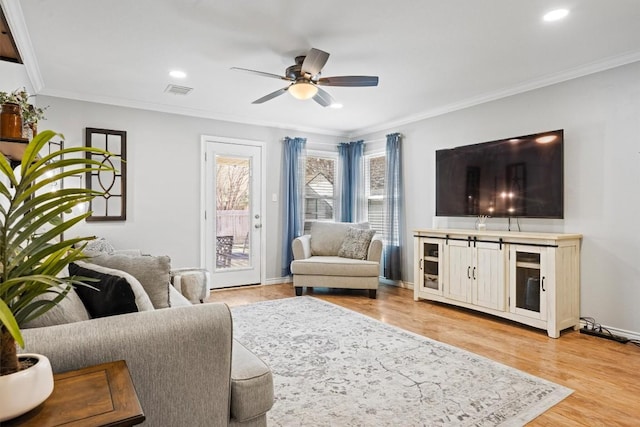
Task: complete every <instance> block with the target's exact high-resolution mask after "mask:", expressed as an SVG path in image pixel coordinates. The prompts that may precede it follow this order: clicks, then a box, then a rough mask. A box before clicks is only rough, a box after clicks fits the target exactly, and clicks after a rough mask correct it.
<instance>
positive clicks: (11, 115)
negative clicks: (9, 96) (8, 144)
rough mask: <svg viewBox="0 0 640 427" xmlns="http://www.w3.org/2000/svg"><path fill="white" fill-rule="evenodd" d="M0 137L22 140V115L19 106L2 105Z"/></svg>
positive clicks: (11, 104)
mask: <svg viewBox="0 0 640 427" xmlns="http://www.w3.org/2000/svg"><path fill="white" fill-rule="evenodd" d="M0 137H2V138H15V139H20V138H22V114H21V112H20V106H19V105H18V104H14V103H10V102H8V103H6V104H2V112H1V113H0Z"/></svg>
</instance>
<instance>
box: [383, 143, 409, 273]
mask: <svg viewBox="0 0 640 427" xmlns="http://www.w3.org/2000/svg"><path fill="white" fill-rule="evenodd" d="M400 141H401V136H400V134H399V133H392V134H389V135H387V150H386V156H387V159H386V160H387V162H386V169H385V176H384V180H385V181H384V182H385V193H386V194H385V205H384V248H383V251H382V274H383V276H384V277H385V278H387V279H389V280H402V260H401V257H400V249H401V248H402V240H403V238H402V230H403V224H402V219H403V217H404V206H403V200H402V168H401V163H402V162H401V156H400Z"/></svg>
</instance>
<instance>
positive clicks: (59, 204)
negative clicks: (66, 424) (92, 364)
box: [0, 130, 112, 421]
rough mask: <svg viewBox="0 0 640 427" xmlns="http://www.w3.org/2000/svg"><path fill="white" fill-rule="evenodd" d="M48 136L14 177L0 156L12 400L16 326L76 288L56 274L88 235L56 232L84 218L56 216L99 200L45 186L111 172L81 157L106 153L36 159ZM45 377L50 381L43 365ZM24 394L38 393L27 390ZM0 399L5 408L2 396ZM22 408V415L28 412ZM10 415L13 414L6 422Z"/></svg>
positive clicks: (1, 378) (0, 363) (3, 341)
mask: <svg viewBox="0 0 640 427" xmlns="http://www.w3.org/2000/svg"><path fill="white" fill-rule="evenodd" d="M55 136H60V137H62V135H59V134H56V133H55V132H53V131H50V130H46V131H43V132H41V133H40V134H38V135H37V136H36V137H35V138H34V139H33V140H32V141H31V142H30V143H29V144H28V145H27V148H26V150H25V152H24V156H23V158H22V161H21V164H20V167H21V171H20V173H19V174H18V173H16V172H15V171H14V170H13V169H12V168H11V166H10V163H9V161H8V160H7V159H6V158H5V157H4V156H3V155H0V178H1V179H0V390H2V384H3V383H4V384H5V385H7V384H9V385H8V386H7V387H9V392H10V393H11V394H12V395H13V394H19V393H20V391H21V390H17V389H16V387H20V386H15V385H14V384H15V381H16V380H15V378H18V377H12V376H18V375H20V374H22V371H21V369H22V366H21V364H20V362H19V357H18V354H17V345H20V346H21V347H24V341H23V339H22V334H21V331H20V325H22V324H24V323H26V322H28V321H30V320H32V319H34V318H36V317H38V316H40V315H42V314H43V313H45V312H46V311H47V310H49V309H51V308H52V307H54V306H55V305H56V304H58V303H59V302H60V301H62V299H63V298H65V296H66V295H67V293H68V292H69V290H70V289H71V287H72V286H73V285H76V284H79V283H80V282H79V281H78V280H77V278H60V277H58V275H59V274H60V273H61V272H62V271H63V269H65V267H66V266H67V265H69V263H71V262H73V261H75V260H78V259H81V258H83V254H82V249H83V248H84V246H85V245H86V241H88V240H91V239H92V237H75V238H69V239H63V233H64V232H65V231H67V230H69V229H70V228H71V227H72V226H74V225H75V224H77V223H79V222H80V221H82V220H84V219H85V218H86V217H88V216H89V215H90V214H91V213H90V212H86V213H84V214H80V215H77V216H74V217H69V218H63V217H62V214H63V213H65V212H70V211H71V209H72V208H73V207H74V206H76V205H77V204H79V203H84V202H88V201H90V200H91V199H92V198H93V197H95V196H96V195H98V194H100V192H97V191H94V190H90V189H85V188H65V189H58V190H56V191H47V188H51V187H52V185H53V184H54V183H60V182H61V181H62V180H63V179H64V178H65V177H68V176H72V175H79V174H83V173H86V172H89V171H102V170H112V169H110V168H108V167H106V166H104V165H103V164H102V163H100V162H99V161H96V160H91V159H87V158H86V157H85V156H84V153H86V152H91V153H102V154H108V153H107V152H105V151H103V150H100V149H96V148H91V147H70V148H64V149H62V150H59V151H57V152H54V153H51V154H49V155H46V156H43V157H42V158H40V157H39V156H38V153H40V151H41V150H42V149H43V148H44V147H45V146H46V144H47V143H48V142H49V140H51V138H53V137H55ZM79 155H80V156H79ZM73 156H76V157H73ZM66 157H68V158H66ZM46 227H48V229H47V230H44V228H46ZM43 295H44V296H45V298H43V297H42V296H43ZM37 297H40V298H37ZM38 364H39V363H38ZM38 364H36V366H37V365H38ZM44 365H48V361H46V362H45V363H44ZM48 371H49V374H48V375H49V376H52V374H51V368H50V366H49V367H48ZM52 384H53V382H52V380H51V389H50V390H49V391H48V393H45V394H46V395H45V396H44V398H43V399H42V400H41V401H40V402H37V403H36V404H35V406H37V405H38V404H40V403H41V402H42V401H44V399H46V398H47V397H48V395H49V394H50V393H51V390H52ZM5 389H6V387H5ZM22 391H24V390H22ZM0 394H1V392H0ZM25 394H26V395H37V394H38V393H34V392H33V391H31V390H27V391H26V393H25ZM40 394H43V393H40ZM0 401H2V402H3V403H4V402H6V400H5V399H3V397H2V396H0ZM6 406H11V405H4V404H3V405H0V421H2V420H3V418H2V417H3V414H2V412H3V410H4V409H7V410H10V409H11V408H5V407H6ZM28 406H29V405H27V409H26V410H25V411H23V412H26V411H28V410H29V409H31V408H33V407H35V406H31V407H28ZM17 415H20V413H17V414H10V415H9V418H12V417H14V416H17ZM4 416H5V417H6V416H7V415H6V414H4ZM5 419H6V418H5Z"/></svg>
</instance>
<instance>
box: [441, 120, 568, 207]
mask: <svg viewBox="0 0 640 427" xmlns="http://www.w3.org/2000/svg"><path fill="white" fill-rule="evenodd" d="M563 145H564V131H563V130H555V131H551V132H542V133H538V134H534V135H526V136H518V137H514V138H507V139H501V140H498V141H490V142H483V143H480V144H473V145H466V146H463V147H456V148H451V149H445V150H437V151H436V215H437V216H478V215H488V216H491V217H504V218H506V217H513V218H515V217H520V218H563V217H564V197H563V196H564V178H563V175H564V170H563V169H564V164H563V163H564V162H563Z"/></svg>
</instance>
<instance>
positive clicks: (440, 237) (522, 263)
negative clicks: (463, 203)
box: [414, 229, 582, 338]
mask: <svg viewBox="0 0 640 427" xmlns="http://www.w3.org/2000/svg"><path fill="white" fill-rule="evenodd" d="M581 240H582V235H580V234H558V233H526V232H510V231H489V230H487V231H476V230H453V229H421V230H415V231H414V253H415V255H416V257H417V258H416V263H415V267H414V278H415V279H414V299H415V300H416V301H418V300H419V299H426V300H431V301H439V302H443V303H448V304H453V305H456V306H460V307H465V308H469V309H472V310H477V311H481V312H484V313H488V314H492V315H495V316H499V317H503V318H506V319H509V320H513V321H515V322H519V323H523V324H526V325H529V326H533V327H536V328H540V329H546V331H547V334H548V335H549V336H550V337H552V338H558V337H560V331H561V330H563V329H566V328H571V327H572V328H574V329H578V328H579V325H580V242H581Z"/></svg>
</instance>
